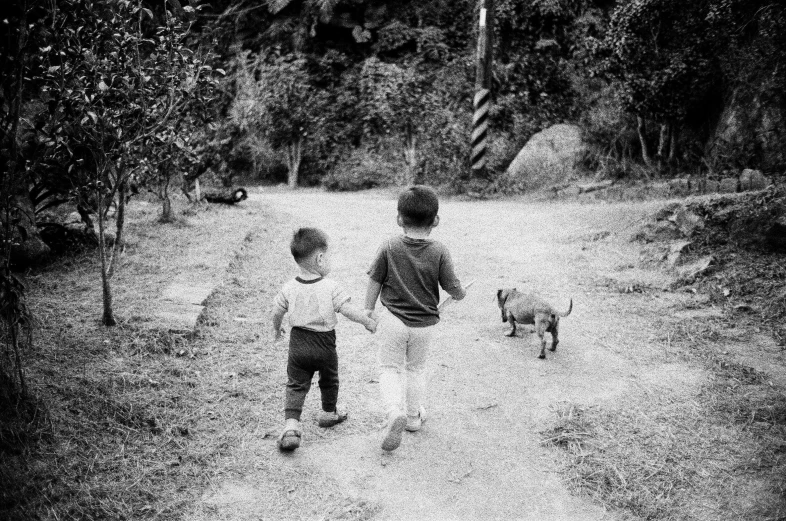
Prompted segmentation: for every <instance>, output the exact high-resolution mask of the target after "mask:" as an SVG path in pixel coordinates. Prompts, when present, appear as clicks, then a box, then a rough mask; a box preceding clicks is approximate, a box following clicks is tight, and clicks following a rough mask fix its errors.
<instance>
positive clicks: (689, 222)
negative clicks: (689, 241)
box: [669, 208, 704, 237]
mask: <svg viewBox="0 0 786 521" xmlns="http://www.w3.org/2000/svg"><path fill="white" fill-rule="evenodd" d="M669 220H670V221H671V222H673V223H674V224H675V225H677V228H678V229H679V230H680V233H682V235H684V236H685V237H692V236H693V234H694V233H695V232H696V230H702V229H704V219H702V218H701V217H699V216H698V215H696V214H695V213H693V212H691V211H690V210H687V209H685V208H680V209H678V210H677V211H676V212H674V215H672V216H671V217H669Z"/></svg>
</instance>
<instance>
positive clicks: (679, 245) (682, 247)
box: [666, 241, 693, 268]
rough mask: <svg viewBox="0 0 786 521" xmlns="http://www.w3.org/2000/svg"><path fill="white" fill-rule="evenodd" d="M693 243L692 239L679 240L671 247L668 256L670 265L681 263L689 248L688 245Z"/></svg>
mask: <svg viewBox="0 0 786 521" xmlns="http://www.w3.org/2000/svg"><path fill="white" fill-rule="evenodd" d="M691 244H693V242H692V241H677V242H675V243H673V244H672V245H671V246H670V247H669V253H668V255H667V257H666V259H667V261H668V263H669V266H671V267H672V268H673V267H674V266H676V265H677V264H679V263H680V261H681V260H682V255H683V253H685V252H686V251H687V250H688V247H689V246H690V245H691Z"/></svg>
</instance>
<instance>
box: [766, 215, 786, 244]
mask: <svg viewBox="0 0 786 521" xmlns="http://www.w3.org/2000/svg"><path fill="white" fill-rule="evenodd" d="M765 239H766V241H767V246H769V247H770V249H771V250H773V251H776V252H786V215H782V216H781V217H780V218H778V219H776V220H775V221H774V222H773V223H772V224H771V225H770V228H769V229H768V230H767V233H766V236H765Z"/></svg>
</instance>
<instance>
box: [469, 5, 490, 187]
mask: <svg viewBox="0 0 786 521" xmlns="http://www.w3.org/2000/svg"><path fill="white" fill-rule="evenodd" d="M493 24H494V0H480V18H479V24H478V25H479V27H478V58H477V69H476V74H475V99H474V108H475V112H474V115H473V117H472V141H471V142H472V145H471V146H472V155H471V163H472V175H471V179H472V180H473V181H483V180H487V179H488V171H487V169H486V148H487V143H488V119H489V108H490V106H491V65H492V47H493V41H492V36H493V32H494V27H493Z"/></svg>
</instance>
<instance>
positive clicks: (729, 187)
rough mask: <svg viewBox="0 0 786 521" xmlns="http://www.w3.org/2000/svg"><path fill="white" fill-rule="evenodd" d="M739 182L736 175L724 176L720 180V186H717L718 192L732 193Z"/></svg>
mask: <svg viewBox="0 0 786 521" xmlns="http://www.w3.org/2000/svg"><path fill="white" fill-rule="evenodd" d="M738 183H739V179H737V178H736V177H724V178H723V179H721V180H720V186H719V187H718V192H720V193H722V194H732V193H734V192H736V191H737V185H738Z"/></svg>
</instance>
